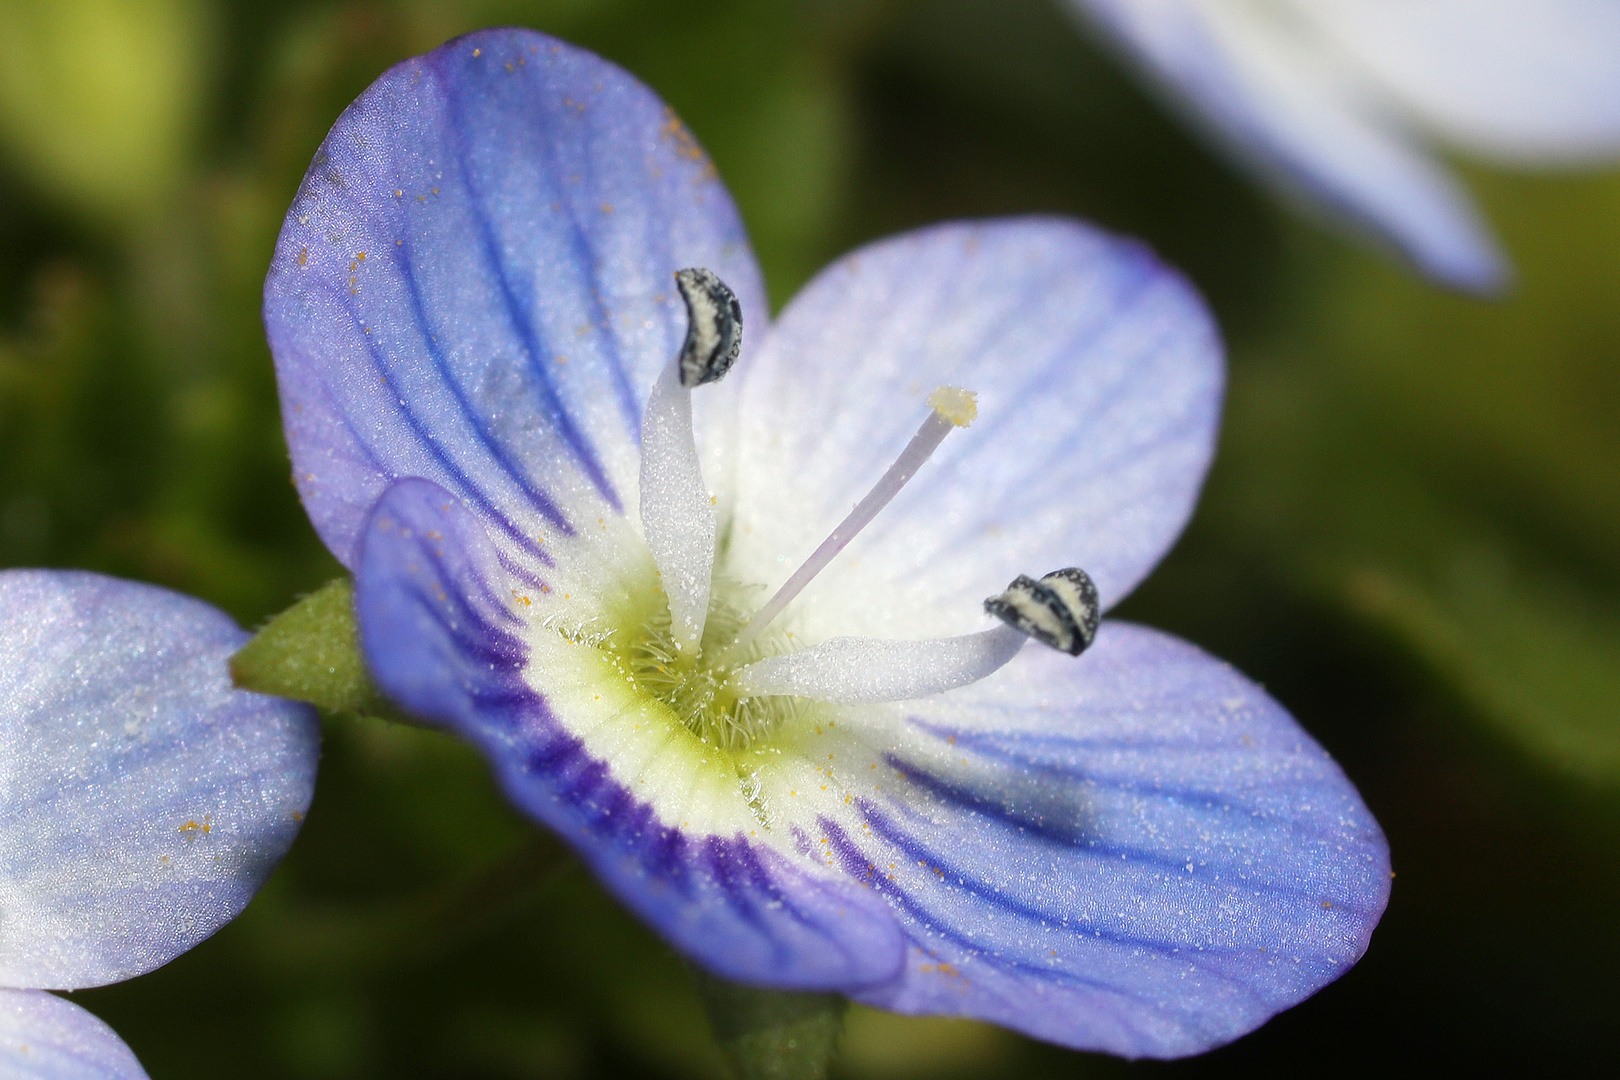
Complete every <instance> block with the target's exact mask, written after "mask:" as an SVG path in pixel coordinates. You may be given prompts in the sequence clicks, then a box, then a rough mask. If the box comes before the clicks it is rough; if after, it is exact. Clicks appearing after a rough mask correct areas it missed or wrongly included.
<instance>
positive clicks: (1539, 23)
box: [1293, 0, 1620, 164]
mask: <svg viewBox="0 0 1620 1080" xmlns="http://www.w3.org/2000/svg"><path fill="white" fill-rule="evenodd" d="M1293 7H1294V8H1295V10H1296V11H1297V13H1298V16H1299V17H1300V18H1302V19H1306V20H1311V21H1313V22H1315V24H1316V25H1317V26H1319V27H1320V28H1321V31H1322V32H1323V33H1324V34H1326V35H1327V36H1328V37H1330V38H1331V40H1332V42H1333V44H1334V45H1335V46H1336V47H1337V48H1340V49H1342V50H1344V52H1345V53H1346V54H1347V55H1348V56H1349V57H1350V58H1351V62H1353V63H1354V64H1356V65H1357V66H1358V67H1360V68H1362V69H1363V70H1365V71H1366V72H1367V74H1368V75H1369V77H1370V78H1372V79H1375V80H1376V81H1377V82H1378V83H1380V84H1381V85H1382V86H1383V87H1384V88H1385V89H1386V90H1387V91H1388V94H1389V99H1390V101H1391V105H1392V106H1393V107H1396V108H1402V109H1405V110H1406V111H1408V112H1410V113H1411V114H1412V115H1413V116H1414V117H1415V118H1416V119H1417V120H1418V121H1419V122H1420V123H1422V124H1423V125H1424V126H1426V127H1429V128H1431V129H1433V130H1434V131H1436V132H1437V133H1439V134H1440V135H1441V136H1442V137H1444V138H1445V139H1447V140H1448V141H1450V142H1452V143H1454V144H1456V145H1458V146H1461V147H1465V148H1467V149H1468V150H1471V151H1474V152H1475V153H1479V154H1483V155H1486V156H1489V157H1492V158H1496V159H1498V160H1504V161H1512V162H1519V163H1524V164H1537V163H1561V162H1587V161H1605V160H1612V159H1613V158H1615V157H1617V156H1620V4H1615V3H1614V2H1613V0H1293Z"/></svg>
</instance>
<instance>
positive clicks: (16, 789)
mask: <svg viewBox="0 0 1620 1080" xmlns="http://www.w3.org/2000/svg"><path fill="white" fill-rule="evenodd" d="M246 640H247V634H245V633H244V632H243V631H242V630H241V629H239V628H238V627H237V626H236V624H235V623H233V622H232V621H231V620H230V618H229V617H228V616H226V615H225V614H224V613H223V612H221V611H218V610H216V609H215V608H212V607H210V606H208V605H207V604H204V603H203V602H202V601H200V600H194V599H192V598H190V597H186V596H181V595H179V594H178V593H172V592H169V591H167V590H165V589H159V588H156V587H154V586H151V585H141V584H137V583H135V582H129V581H119V580H116V579H113V578H107V577H102V576H100V575H98V574H88V573H78V572H72V571H43V570H8V571H5V572H4V573H0V986H13V987H23V988H51V989H68V988H76V987H84V986H99V985H101V984H103V983H109V982H117V981H118V980H120V979H127V978H130V977H132V976H134V975H138V974H140V973H142V972H144V971H150V970H151V969H153V968H155V967H158V966H160V965H162V964H165V963H167V962H168V961H170V960H172V959H173V958H174V957H176V956H178V955H180V954H181V953H183V952H185V951H186V950H187V949H190V948H191V947H192V946H194V945H196V944H197V943H198V942H200V941H202V940H203V939H204V938H206V937H208V936H209V935H210V934H212V933H213V932H214V931H215V930H218V929H219V928H220V927H221V926H223V925H224V924H225V923H226V922H228V921H230V920H231V919H233V918H235V917H236V915H237V914H238V913H239V912H241V910H242V909H243V908H244V907H245V906H247V902H248V901H249V900H250V899H252V897H253V894H254V893H255V892H256V891H257V890H258V888H259V886H260V885H262V884H263V883H264V880H265V878H266V877H268V876H269V873H270V871H271V870H272V869H273V868H274V867H275V865H276V863H277V862H279V861H280V859H281V857H282V855H284V854H285V853H286V851H287V848H288V846H289V845H290V844H291V843H292V841H293V837H294V836H295V835H296V834H297V832H298V828H299V823H300V822H301V821H302V820H303V815H304V812H305V811H306V810H307V809H308V807H309V800H310V796H311V795H312V794H313V792H314V783H315V766H316V762H317V759H318V757H319V752H320V729H319V725H318V723H317V721H316V718H315V715H314V711H313V710H312V709H310V708H309V707H308V706H306V705H300V704H296V703H294V702H290V701H284V700H282V699H280V698H272V697H264V696H262V695H259V694H249V693H246V692H244V691H240V690H236V689H233V688H232V686H231V681H230V675H229V672H228V671H227V667H226V665H227V661H228V659H229V657H230V655H231V653H233V652H234V651H236V649H238V648H239V647H241V645H242V643H243V642H244V641H246Z"/></svg>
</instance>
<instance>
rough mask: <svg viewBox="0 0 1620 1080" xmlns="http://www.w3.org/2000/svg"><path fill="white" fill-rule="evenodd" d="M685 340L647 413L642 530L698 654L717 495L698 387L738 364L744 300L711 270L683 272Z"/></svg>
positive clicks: (682, 633) (685, 643) (674, 612)
mask: <svg viewBox="0 0 1620 1080" xmlns="http://www.w3.org/2000/svg"><path fill="white" fill-rule="evenodd" d="M675 283H676V285H677V286H678V287H679V289H680V292H681V298H682V299H683V300H684V301H686V316H687V323H686V341H685V343H684V344H682V346H681V351H680V354H679V355H677V356H676V357H675V359H673V360H671V361H670V362H669V363H668V364H667V365H665V367H664V370H663V371H662V372H660V373H659V376H658V381H657V382H655V383H654V384H653V389H652V394H651V395H650V396H649V397H648V398H647V411H646V413H645V414H643V416H642V419H641V533H642V536H643V538H644V539H645V540H646V541H647V549H648V550H649V551H650V552H652V557H653V564H654V565H656V566H657V567H658V576H659V578H660V580H661V581H662V582H663V586H664V595H665V596H666V597H668V598H669V616H670V633H671V635H672V636H673V637H674V639H675V646H676V648H678V649H680V650H681V651H682V652H688V653H689V652H695V651H696V650H697V647H698V643H699V642H700V641H702V640H703V624H704V621H705V620H706V619H707V618H708V613H709V583H710V580H711V579H712V578H713V576H714V546H715V533H716V529H715V515H714V499H713V498H711V497H710V495H709V489H708V488H706V487H704V485H703V469H702V466H701V464H700V463H699V461H698V452H697V440H696V439H695V438H694V436H693V434H692V389H693V388H694V387H697V386H702V385H703V384H705V383H711V382H715V381H717V380H719V379H720V378H721V377H722V376H724V375H725V373H726V372H727V371H729V370H731V365H732V364H733V363H735V362H736V360H737V353H738V351H739V349H740V348H741V346H742V306H741V305H740V304H738V303H737V298H736V296H735V295H733V294H732V292H731V290H730V289H729V288H727V287H726V284H725V282H723V281H721V280H720V279H719V277H717V276H716V275H715V274H714V273H713V272H712V271H709V270H703V269H698V268H692V269H687V270H680V271H677V272H676V274H675Z"/></svg>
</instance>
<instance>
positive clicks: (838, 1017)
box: [692, 968, 849, 1080]
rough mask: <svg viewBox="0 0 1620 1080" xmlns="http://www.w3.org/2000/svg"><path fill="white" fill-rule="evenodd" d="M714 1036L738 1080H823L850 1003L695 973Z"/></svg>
mask: <svg viewBox="0 0 1620 1080" xmlns="http://www.w3.org/2000/svg"><path fill="white" fill-rule="evenodd" d="M692 971H693V975H694V976H695V977H696V979H697V984H698V995H699V997H701V998H702V999H703V1008H704V1011H705V1012H706V1013H707V1014H708V1016H709V1024H710V1026H711V1027H713V1028H714V1036H715V1039H716V1041H718V1042H719V1044H720V1049H721V1050H722V1051H724V1053H725V1055H726V1060H727V1061H729V1062H730V1063H731V1067H732V1069H733V1070H734V1071H735V1072H736V1074H737V1076H738V1077H739V1078H740V1080H825V1078H826V1076H827V1071H828V1069H829V1068H830V1067H831V1066H832V1061H833V1058H834V1057H835V1056H836V1055H837V1052H838V1037H839V1035H841V1034H842V1033H843V1030H844V1012H845V1010H847V1009H848V1008H849V1002H848V1001H847V1000H845V998H844V997H843V996H842V995H839V994H807V993H794V992H791V991H785V990H767V989H764V988H763V987H758V986H743V985H741V984H739V983H733V982H727V981H726V980H724V979H719V978H716V977H715V976H713V975H710V974H708V973H706V972H703V971H700V970H698V969H697V968H693V969H692Z"/></svg>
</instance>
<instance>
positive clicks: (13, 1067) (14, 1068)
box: [0, 988, 147, 1080]
mask: <svg viewBox="0 0 1620 1080" xmlns="http://www.w3.org/2000/svg"><path fill="white" fill-rule="evenodd" d="M0 1076H3V1077H5V1078H6V1080H147V1076H146V1070H145V1069H143V1068H141V1063H140V1062H139V1061H136V1060H135V1055H134V1054H133V1053H131V1052H130V1049H129V1047H127V1046H125V1045H124V1041H123V1040H122V1039H120V1038H119V1037H118V1036H117V1034H115V1033H114V1032H113V1029H112V1028H110V1027H108V1026H107V1025H106V1024H104V1023H102V1022H101V1021H100V1020H98V1019H97V1018H96V1017H94V1016H92V1015H91V1014H90V1013H88V1012H86V1011H85V1010H84V1009H82V1008H80V1007H79V1006H77V1005H75V1004H73V1003H72V1002H71V1001H63V1000H62V999H61V998H59V997H57V996H56V995H55V994H47V993H46V992H45V991H43V990H6V989H3V988H0Z"/></svg>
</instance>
